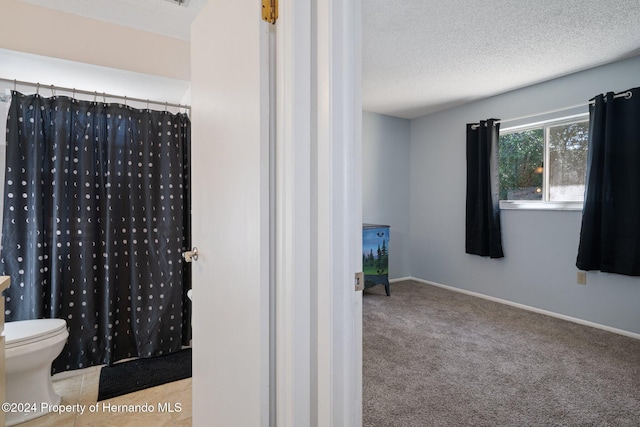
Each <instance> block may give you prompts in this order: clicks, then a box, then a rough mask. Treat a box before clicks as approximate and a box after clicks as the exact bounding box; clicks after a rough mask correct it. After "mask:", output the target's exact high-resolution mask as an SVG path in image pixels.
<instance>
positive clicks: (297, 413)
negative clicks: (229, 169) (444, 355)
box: [276, 0, 362, 427]
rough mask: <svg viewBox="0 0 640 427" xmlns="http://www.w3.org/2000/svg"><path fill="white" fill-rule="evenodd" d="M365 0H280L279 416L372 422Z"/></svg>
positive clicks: (282, 419)
mask: <svg viewBox="0 0 640 427" xmlns="http://www.w3.org/2000/svg"><path fill="white" fill-rule="evenodd" d="M360 16H361V13H360V0H355V1H347V2H345V1H341V0H324V1H322V0H280V18H279V20H278V23H277V24H276V34H277V37H276V39H277V47H276V51H277V53H276V57H277V64H276V93H277V96H276V106H277V107H276V111H277V114H276V123H277V131H276V135H277V137H276V152H277V154H276V159H277V160H276V194H277V196H276V199H277V203H276V206H277V207H276V217H277V219H276V224H277V225H276V236H277V239H276V247H277V255H276V277H277V279H276V348H277V351H276V401H277V404H276V411H277V414H276V419H277V425H278V426H290V427H296V426H302V425H304V426H307V425H308V426H330V425H335V426H360V425H361V424H362V293H361V292H355V291H354V273H355V272H356V271H360V270H361V267H362V265H361V262H362V257H361V239H362V234H361V233H362V229H361V226H362V191H361V188H362V183H361V157H362V156H361V128H362V126H361V121H362V108H361V90H360V87H361V84H360V82H361V66H360V51H361V44H360V39H361V37H360V34H361V33H360V31H361V30H360Z"/></svg>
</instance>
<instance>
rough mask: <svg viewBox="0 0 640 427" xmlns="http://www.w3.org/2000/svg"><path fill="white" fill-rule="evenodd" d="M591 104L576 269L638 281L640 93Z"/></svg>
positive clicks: (608, 97) (634, 91)
mask: <svg viewBox="0 0 640 427" xmlns="http://www.w3.org/2000/svg"><path fill="white" fill-rule="evenodd" d="M593 101H594V103H593V105H591V106H590V107H589V156H588V160H587V179H586V189H585V200H584V207H583V211H582V229H581V231H580V245H579V248H578V259H577V262H576V265H577V267H578V268H579V269H581V270H600V271H605V272H609V273H618V274H625V275H628V276H640V88H635V89H631V90H629V91H626V92H624V93H622V94H620V95H614V94H613V93H612V92H609V93H607V94H606V95H598V96H596V97H595V98H594V99H593Z"/></svg>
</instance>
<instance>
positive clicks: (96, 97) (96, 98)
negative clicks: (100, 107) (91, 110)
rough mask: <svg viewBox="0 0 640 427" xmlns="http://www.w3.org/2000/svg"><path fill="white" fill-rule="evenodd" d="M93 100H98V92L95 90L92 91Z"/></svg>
mask: <svg viewBox="0 0 640 427" xmlns="http://www.w3.org/2000/svg"><path fill="white" fill-rule="evenodd" d="M93 102H98V92H97V91H94V92H93Z"/></svg>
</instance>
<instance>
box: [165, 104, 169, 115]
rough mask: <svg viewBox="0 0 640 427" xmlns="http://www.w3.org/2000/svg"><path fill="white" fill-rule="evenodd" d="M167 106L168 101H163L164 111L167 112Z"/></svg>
mask: <svg viewBox="0 0 640 427" xmlns="http://www.w3.org/2000/svg"><path fill="white" fill-rule="evenodd" d="M168 108H169V103H168V102H165V103H164V112H165V113H166V112H167V110H168Z"/></svg>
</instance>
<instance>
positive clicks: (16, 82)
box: [13, 79, 18, 91]
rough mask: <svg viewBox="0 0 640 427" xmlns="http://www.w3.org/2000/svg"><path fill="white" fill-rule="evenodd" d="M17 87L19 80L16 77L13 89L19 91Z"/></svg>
mask: <svg viewBox="0 0 640 427" xmlns="http://www.w3.org/2000/svg"><path fill="white" fill-rule="evenodd" d="M17 87H18V81H17V80H16V79H13V90H15V91H17V90H18V89H17Z"/></svg>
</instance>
